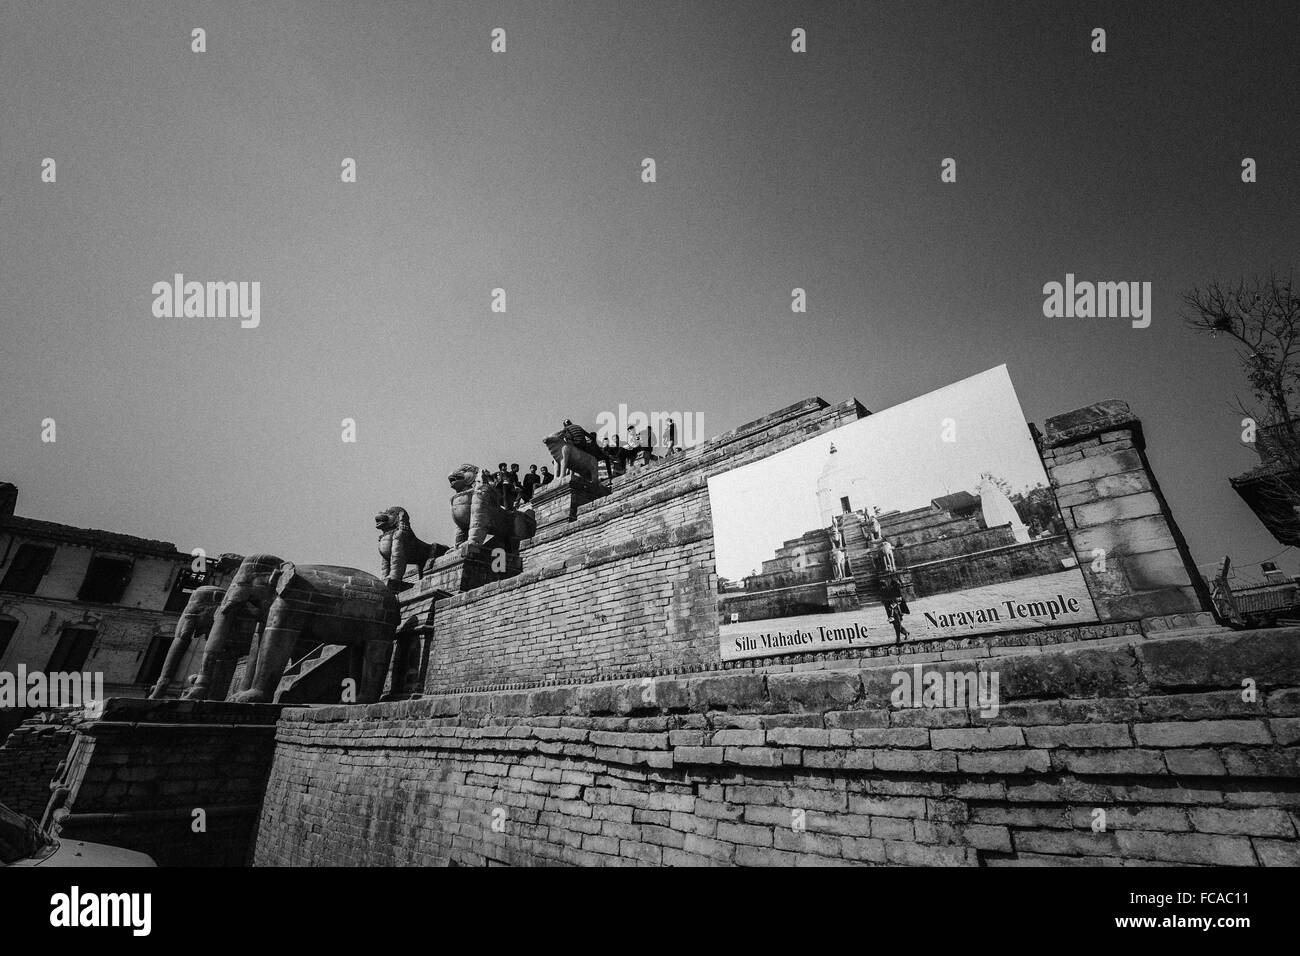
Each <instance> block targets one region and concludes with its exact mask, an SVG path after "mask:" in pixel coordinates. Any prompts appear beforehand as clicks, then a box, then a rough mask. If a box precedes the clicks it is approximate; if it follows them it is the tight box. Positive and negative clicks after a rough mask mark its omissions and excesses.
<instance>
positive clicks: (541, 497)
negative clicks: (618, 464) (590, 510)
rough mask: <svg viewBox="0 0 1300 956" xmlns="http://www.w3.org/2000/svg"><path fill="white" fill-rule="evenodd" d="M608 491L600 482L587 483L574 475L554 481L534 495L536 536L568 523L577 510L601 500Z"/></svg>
mask: <svg viewBox="0 0 1300 956" xmlns="http://www.w3.org/2000/svg"><path fill="white" fill-rule="evenodd" d="M607 494H609V489H608V488H606V487H605V486H604V485H602V484H600V483H599V482H591V481H587V480H586V479H584V478H579V477H577V476H576V475H572V474H570V475H568V476H566V477H564V478H557V479H556V480H555V481H553V482H551V483H550V484H549V485H547V486H546V487H545V488H541V489H539V490H538V491H536V492H534V494H533V501H532V504H533V513H534V514H535V515H536V516H537V532H536V533H537V534H538V535H540V534H542V533H543V532H544V531H546V530H548V529H550V528H554V527H555V526H556V525H562V524H567V523H568V522H570V521H572V520H573V519H574V518H576V517H577V516H578V508H580V507H581V506H582V505H585V504H587V503H588V502H591V501H595V500H596V499H597V498H603V497H605V496H606V495H607Z"/></svg>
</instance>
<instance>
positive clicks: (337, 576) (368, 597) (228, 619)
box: [184, 554, 399, 703]
mask: <svg viewBox="0 0 1300 956" xmlns="http://www.w3.org/2000/svg"><path fill="white" fill-rule="evenodd" d="M398 619H399V616H398V607H397V597H396V595H394V594H393V592H392V591H391V590H389V588H388V585H387V583H386V582H384V581H382V580H380V579H379V578H377V577H375V576H374V575H373V574H367V573H366V572H364V571H358V570H357V569H355V568H341V567H336V566H334V565H328V564H307V565H295V564H293V563H291V562H288V561H282V560H281V559H280V558H278V557H276V556H275V555H271V554H254V555H250V556H248V557H247V558H245V559H244V561H243V563H242V564H240V566H239V569H238V570H237V571H236V572H235V576H234V578H233V579H232V580H231V582H230V584H229V586H228V587H227V589H226V595H225V598H224V599H223V600H222V602H221V604H220V606H219V607H218V608H217V610H216V613H215V614H214V619H213V625H212V631H211V634H210V636H209V638H208V645H207V647H206V648H205V649H204V653H203V664H202V666H201V667H200V671H199V674H198V676H197V677H196V678H195V680H194V683H193V684H192V685H191V687H190V689H189V690H188V691H187V692H186V693H185V695H184V696H185V697H186V698H188V699H196V700H204V699H207V698H208V695H209V692H210V690H211V689H212V688H213V687H214V686H215V685H214V682H213V677H214V675H216V674H217V673H218V672H219V671H222V670H224V669H226V668H227V667H233V663H232V661H231V659H232V657H234V656H237V654H238V650H239V643H241V642H240V638H241V637H242V636H243V634H242V633H241V632H249V633H251V631H252V630H253V629H255V628H256V627H257V625H258V624H260V625H261V634H260V636H258V637H253V638H250V645H249V651H248V663H247V665H246V667H245V671H244V678H243V681H242V682H241V684H240V687H239V688H237V690H238V693H236V694H235V695H234V699H235V700H236V701H238V702H241V703H258V702H266V701H271V700H272V699H273V698H274V696H275V691H276V687H277V686H278V685H279V683H280V678H281V677H282V676H283V674H284V669H285V666H286V665H287V664H288V662H289V656H290V654H292V653H293V649H294V645H295V644H297V643H298V642H299V641H300V640H301V641H304V642H307V643H312V644H339V645H346V646H348V647H350V648H351V649H352V667H351V676H352V678H353V679H354V680H355V681H356V689H357V699H356V702H357V703H370V702H372V701H375V700H378V699H379V696H380V694H381V693H382V692H383V686H384V678H385V677H386V676H387V673H388V661H389V656H390V654H391V652H392V644H393V641H394V640H395V639H396V631H397V624H398Z"/></svg>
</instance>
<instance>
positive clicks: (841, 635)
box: [709, 366, 1097, 660]
mask: <svg viewBox="0 0 1300 956" xmlns="http://www.w3.org/2000/svg"><path fill="white" fill-rule="evenodd" d="M709 504H710V508H711V509H712V512H713V538H714V552H715V557H716V561H717V571H718V614H719V622H718V623H719V633H720V643H721V652H722V659H723V660H736V659H739V658H746V657H764V656H769V655H773V654H790V653H795V652H799V651H823V650H833V649H838V648H845V647H864V646H869V645H877V644H895V643H901V642H903V641H925V640H934V639H941V638H955V637H968V636H970V635H972V634H980V633H988V632H993V631H1012V630H1023V629H1026V628H1035V627H1046V626H1053V625H1065V624H1083V623H1087V622H1090V621H1096V620H1097V610H1096V607H1095V606H1094V605H1093V603H1092V598H1091V597H1090V596H1089V594H1088V588H1087V585H1086V584H1085V583H1084V579H1083V573H1082V571H1081V570H1080V569H1079V567H1078V562H1077V559H1076V557H1075V555H1074V551H1073V549H1072V548H1071V546H1070V540H1069V537H1068V535H1067V534H1066V528H1065V522H1064V520H1063V519H1062V517H1061V512H1060V508H1059V507H1058V506H1057V503H1056V496H1055V495H1054V494H1053V493H1052V490H1051V486H1050V484H1049V482H1048V479H1047V474H1046V473H1045V472H1044V470H1043V464H1042V460H1041V459H1040V458H1039V455H1038V450H1037V449H1036V448H1035V447H1034V442H1033V439H1032V437H1031V436H1030V433H1029V427H1028V425H1027V424H1026V423H1025V418H1024V413H1023V412H1022V411H1021V408H1020V402H1019V401H1018V400H1017V398H1016V393H1015V390H1014V389H1013V388H1012V385H1011V379H1010V377H1009V376H1008V375H1007V370H1006V366H999V367H997V368H994V369H990V370H989V371H987V372H983V373H981V374H979V375H975V376H972V377H971V378H968V379H964V380H962V381H960V382H957V383H955V384H953V385H949V386H947V387H946V388H941V389H939V390H938V391H934V392H930V393H929V394H926V395H922V396H921V397H920V398H916V399H913V400H912V401H909V402H905V403H903V404H902V405H897V406H895V407H893V408H890V409H887V410H885V411H882V412H878V413H876V414H874V415H869V416H867V417H866V418H863V419H860V420H858V421H856V422H853V423H851V424H848V425H844V426H842V427H840V428H837V429H834V430H833V431H830V432H826V433H823V434H821V435H818V436H817V437H816V438H813V439H810V440H809V441H806V442H803V443H801V444H799V445H796V446H795V447H794V448H789V449H786V450H785V451H782V452H779V453H777V454H775V455H772V456H771V457H769V458H765V459H763V460H761V461H757V462H754V463H752V464H749V465H745V466H743V467H741V468H737V469H735V470H734V471H729V472H726V473H724V474H721V475H717V476H714V477H712V478H710V479H709Z"/></svg>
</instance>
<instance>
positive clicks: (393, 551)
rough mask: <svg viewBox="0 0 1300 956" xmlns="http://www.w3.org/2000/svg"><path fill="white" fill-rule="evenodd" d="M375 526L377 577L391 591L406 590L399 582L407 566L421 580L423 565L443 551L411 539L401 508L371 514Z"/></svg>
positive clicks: (440, 547)
mask: <svg viewBox="0 0 1300 956" xmlns="http://www.w3.org/2000/svg"><path fill="white" fill-rule="evenodd" d="M375 527H376V528H378V529H379V576H380V577H381V578H383V579H384V581H386V582H387V583H388V587H389V589H390V590H392V591H404V590H406V589H407V588H409V587H410V585H409V584H406V583H404V582H403V581H402V576H403V575H404V574H405V573H406V566H407V565H408V564H414V565H415V566H416V568H417V569H419V572H420V577H424V565H425V563H426V562H427V561H428V560H429V559H430V558H436V557H438V556H439V555H442V554H444V553H446V551H447V547H446V546H445V545H441V544H430V543H428V542H427V541H421V540H420V539H419V538H417V537H416V536H415V532H414V531H412V530H411V516H410V515H409V514H407V512H406V509H405V508H399V507H397V506H396V505H394V506H393V507H391V508H386V509H385V510H383V511H381V512H379V514H377V515H375Z"/></svg>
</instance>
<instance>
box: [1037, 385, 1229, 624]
mask: <svg viewBox="0 0 1300 956" xmlns="http://www.w3.org/2000/svg"><path fill="white" fill-rule="evenodd" d="M1043 464H1044V466H1045V467H1046V469H1047V474H1048V476H1049V478H1050V479H1051V482H1052V487H1053V488H1054V489H1055V491H1056V495H1057V501H1058V503H1059V504H1060V506H1061V514H1062V515H1063V516H1064V518H1065V524H1066V527H1067V528H1068V529H1069V534H1070V538H1071V542H1072V545H1073V548H1074V551H1075V554H1076V556H1077V558H1078V561H1079V567H1080V568H1082V569H1083V575H1084V579H1085V580H1086V581H1087V583H1088V590H1089V591H1090V592H1091V593H1092V598H1093V601H1094V602H1095V603H1096V605H1097V613H1098V614H1099V615H1100V617H1101V619H1102V620H1103V621H1114V620H1134V619H1137V618H1141V617H1148V616H1153V615H1160V614H1182V613H1188V612H1197V611H1205V610H1209V609H1210V608H1211V607H1212V605H1211V602H1210V597H1209V593H1208V591H1207V590H1206V587H1205V582H1204V581H1203V580H1202V579H1201V576H1200V574H1199V573H1198V572H1197V570H1196V565H1195V563H1194V562H1193V561H1192V557H1191V554H1190V552H1189V551H1188V548H1187V542H1186V541H1185V540H1184V539H1183V535H1182V532H1181V531H1179V529H1178V525H1177V523H1175V521H1174V518H1173V514H1172V513H1171V512H1170V509H1169V504H1168V502H1167V501H1166V500H1165V497H1164V495H1163V494H1162V493H1161V491H1160V485H1159V484H1158V483H1157V481H1156V478H1155V474H1154V473H1153V472H1152V470H1151V463H1150V462H1149V461H1148V460H1147V455H1146V441H1145V440H1144V438H1143V435H1142V425H1141V423H1140V422H1139V421H1138V419H1137V418H1136V417H1134V415H1133V414H1132V412H1131V411H1130V410H1129V407H1128V405H1127V404H1126V403H1124V402H1121V401H1117V400H1110V401H1105V402H1098V403H1097V404H1095V405H1089V406H1088V407H1087V408H1081V409H1078V410H1076V411H1073V412H1069V413H1067V414H1065V415H1057V416H1055V417H1053V418H1049V419H1048V420H1047V422H1046V423H1045V425H1044V432H1043Z"/></svg>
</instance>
